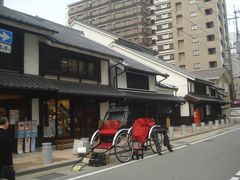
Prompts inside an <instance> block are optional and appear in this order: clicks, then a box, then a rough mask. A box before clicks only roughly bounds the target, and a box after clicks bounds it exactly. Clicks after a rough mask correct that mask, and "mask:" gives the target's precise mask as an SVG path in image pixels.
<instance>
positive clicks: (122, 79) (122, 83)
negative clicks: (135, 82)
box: [117, 70, 127, 88]
mask: <svg viewBox="0 0 240 180" xmlns="http://www.w3.org/2000/svg"><path fill="white" fill-rule="evenodd" d="M121 71H122V70H118V73H120V72H121ZM117 78H118V80H117V83H118V86H117V87H118V88H127V76H126V73H123V74H120V75H119V76H118V77H117Z"/></svg>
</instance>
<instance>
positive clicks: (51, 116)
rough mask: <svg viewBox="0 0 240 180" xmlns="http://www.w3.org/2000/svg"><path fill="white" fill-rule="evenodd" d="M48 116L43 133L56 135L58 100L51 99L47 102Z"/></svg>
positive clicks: (50, 135)
mask: <svg viewBox="0 0 240 180" xmlns="http://www.w3.org/2000/svg"><path fill="white" fill-rule="evenodd" d="M46 105H47V107H46V108H47V118H46V119H45V121H44V129H43V132H44V133H43V135H44V137H46V138H47V137H55V135H56V128H55V123H56V101H55V99H50V100H49V101H48V102H47V103H46Z"/></svg>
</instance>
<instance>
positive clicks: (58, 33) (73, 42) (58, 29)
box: [0, 6, 119, 58]
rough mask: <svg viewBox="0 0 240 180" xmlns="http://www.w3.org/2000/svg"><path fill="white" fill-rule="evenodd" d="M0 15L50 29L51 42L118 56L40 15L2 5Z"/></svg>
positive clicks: (74, 31)
mask: <svg viewBox="0 0 240 180" xmlns="http://www.w3.org/2000/svg"><path fill="white" fill-rule="evenodd" d="M0 17H2V18H6V19H9V20H12V21H17V22H20V23H23V24H27V25H31V26H35V27H40V28H43V29H48V30H51V31H53V32H55V33H52V34H49V35H48V37H47V38H49V39H50V40H52V41H53V42H56V43H60V44H63V45H67V46H70V47H75V48H80V49H83V50H88V51H92V52H97V53H101V54H104V55H110V56H113V57H115V58H119V57H117V56H116V55H115V54H114V51H112V50H111V49H109V48H107V47H105V46H103V45H100V44H97V43H96V42H93V41H91V40H88V39H86V38H85V37H83V36H82V32H81V31H77V30H75V29H72V28H69V27H67V26H63V25H61V24H57V23H54V22H51V21H48V20H46V19H43V18H40V17H36V16H31V15H28V14H25V13H22V12H19V11H15V10H12V9H9V8H6V7H4V6H0Z"/></svg>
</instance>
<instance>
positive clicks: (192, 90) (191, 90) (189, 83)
mask: <svg viewBox="0 0 240 180" xmlns="http://www.w3.org/2000/svg"><path fill="white" fill-rule="evenodd" d="M188 92H191V93H194V92H195V87H194V83H193V82H190V81H189V82H188Z"/></svg>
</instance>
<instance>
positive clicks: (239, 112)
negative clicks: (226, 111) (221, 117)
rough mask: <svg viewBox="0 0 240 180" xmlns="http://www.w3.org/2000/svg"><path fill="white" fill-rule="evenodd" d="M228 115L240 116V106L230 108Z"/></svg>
mask: <svg viewBox="0 0 240 180" xmlns="http://www.w3.org/2000/svg"><path fill="white" fill-rule="evenodd" d="M230 116H231V117H240V108H231V109H230Z"/></svg>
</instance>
